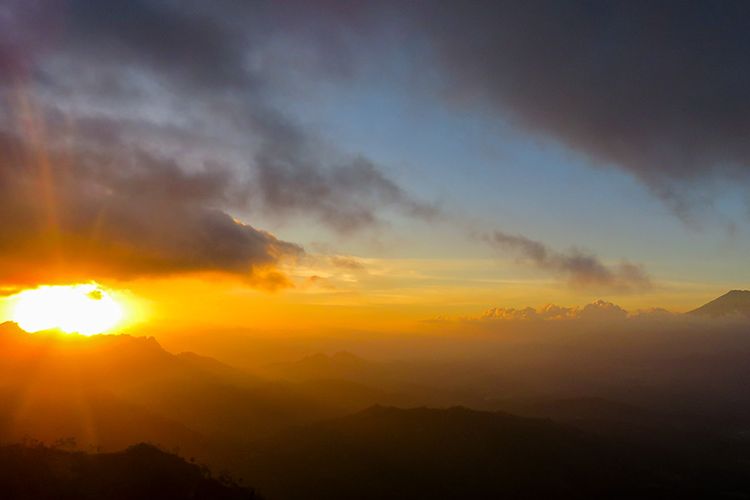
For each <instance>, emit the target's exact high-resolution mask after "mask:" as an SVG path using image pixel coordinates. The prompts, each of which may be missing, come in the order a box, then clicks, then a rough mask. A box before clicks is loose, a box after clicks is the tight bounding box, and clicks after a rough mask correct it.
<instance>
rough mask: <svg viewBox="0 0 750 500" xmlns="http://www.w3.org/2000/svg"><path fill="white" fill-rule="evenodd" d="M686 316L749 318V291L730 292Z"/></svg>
mask: <svg viewBox="0 0 750 500" xmlns="http://www.w3.org/2000/svg"><path fill="white" fill-rule="evenodd" d="M688 314H692V315H695V316H705V317H709V318H719V317H722V316H746V317H750V290H732V291H730V292H727V293H725V294H724V295H722V296H721V297H719V298H717V299H714V300H712V301H711V302H709V303H707V304H704V305H702V306H700V307H699V308H697V309H694V310H692V311H690V312H688Z"/></svg>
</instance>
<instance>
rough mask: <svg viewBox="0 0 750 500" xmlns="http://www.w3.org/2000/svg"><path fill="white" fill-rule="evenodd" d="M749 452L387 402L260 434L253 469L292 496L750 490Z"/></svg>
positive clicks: (259, 480)
mask: <svg viewBox="0 0 750 500" xmlns="http://www.w3.org/2000/svg"><path fill="white" fill-rule="evenodd" d="M686 450H687V452H689V453H686ZM748 456H749V455H748V452H747V450H746V449H744V450H743V453H741V454H736V450H735V451H732V452H726V450H724V449H722V452H721V453H718V452H716V451H715V450H714V449H713V448H712V447H711V446H703V445H701V447H700V448H699V449H697V450H696V449H692V448H688V449H684V448H680V447H679V446H675V447H674V451H672V448H669V449H667V450H666V451H665V450H662V449H660V448H657V447H653V446H651V445H650V444H649V442H648V440H647V439H645V440H643V442H640V443H628V442H625V443H623V442H622V441H617V440H610V439H607V438H606V437H604V436H601V435H598V434H590V433H586V432H583V431H580V430H577V429H574V428H572V427H567V426H562V425H559V424H556V423H554V422H552V421H551V420H547V419H533V418H522V417H516V416H513V415H509V414H506V413H500V412H482V411H474V410H469V409H466V408H462V407H454V408H449V409H428V408H415V409H397V408H389V407H380V406H377V407H372V408H370V409H367V410H365V411H363V412H360V413H357V414H354V415H351V416H347V417H343V418H339V419H335V420H331V421H327V422H322V423H317V424H312V425H309V426H304V427H299V428H295V429H292V430H288V431H286V432H282V433H280V434H279V435H276V436H275V437H272V438H268V439H265V440H263V441H261V442H259V443H257V444H256V446H255V447H254V451H253V452H252V453H250V454H249V456H248V457H247V458H246V460H247V468H248V473H247V476H246V477H247V478H248V479H249V480H250V482H251V483H252V484H254V485H255V486H257V487H258V488H259V491H261V492H263V493H264V494H266V495H268V496H269V498H277V499H281V500H294V499H303V498H304V499H345V498H360V499H382V498H445V499H451V498H455V499H459V498H670V497H676V498H678V497H687V496H689V495H690V497H691V498H695V495H698V496H700V495H703V497H706V498H708V497H712V498H722V497H725V498H735V496H734V495H737V496H736V498H745V497H746V496H745V495H748V494H750V488H749V487H748V485H747V482H746V480H745V476H746V468H745V467H746V466H745V464H746V460H747V458H748Z"/></svg>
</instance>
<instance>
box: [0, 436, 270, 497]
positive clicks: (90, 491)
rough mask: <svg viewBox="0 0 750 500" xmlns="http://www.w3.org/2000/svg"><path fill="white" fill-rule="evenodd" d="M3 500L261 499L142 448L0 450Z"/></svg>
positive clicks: (13, 447)
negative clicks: (115, 451)
mask: <svg viewBox="0 0 750 500" xmlns="http://www.w3.org/2000/svg"><path fill="white" fill-rule="evenodd" d="M0 492H2V493H1V495H2V498H3V499H5V500H62V499H71V500H73V499H75V500H99V499H103V498H106V499H108V500H142V499H149V498H153V499H157V498H159V499H174V500H179V499H185V500H252V499H257V498H259V497H258V496H257V495H256V494H255V493H254V492H253V491H252V490H251V489H247V488H243V487H241V486H239V485H238V484H236V483H235V482H233V481H232V480H231V479H229V478H226V477H220V478H213V477H211V475H210V474H209V472H208V470H207V469H206V468H205V467H202V466H198V465H196V464H192V463H188V462H186V461H185V460H183V459H182V458H180V457H178V456H177V455H174V454H171V453H166V452H164V451H161V450H159V449H158V448H156V447H154V446H151V445H147V444H139V445H134V446H131V447H129V448H128V449H126V450H125V451H121V452H117V453H100V454H88V453H83V452H74V451H65V450H61V449H55V448H48V447H44V446H39V445H34V446H28V445H5V446H0Z"/></svg>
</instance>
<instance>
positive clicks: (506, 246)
mask: <svg viewBox="0 0 750 500" xmlns="http://www.w3.org/2000/svg"><path fill="white" fill-rule="evenodd" d="M486 239H487V241H488V242H489V243H490V244H491V245H492V246H493V247H495V248H496V249H498V250H499V251H503V252H508V251H509V252H511V253H513V254H516V255H518V256H519V257H520V259H521V260H522V261H523V262H526V263H529V264H531V265H533V266H534V267H536V268H538V269H542V270H545V271H549V272H551V273H553V274H556V275H560V276H562V277H564V278H565V279H566V280H567V281H568V283H570V285H572V286H575V287H600V288H610V289H614V290H623V291H627V290H632V291H636V290H645V289H648V288H650V287H651V279H650V278H649V276H648V275H647V274H646V273H645V271H644V270H643V268H642V267H641V266H638V265H635V264H631V263H629V262H622V263H620V264H619V265H617V266H607V265H605V264H604V263H602V262H601V261H600V260H599V258H598V257H596V256H595V255H591V254H588V253H585V252H583V251H581V250H576V249H573V250H570V251H568V252H559V251H556V250H552V249H550V248H549V247H548V246H546V245H545V244H543V243H541V242H539V241H534V240H530V239H529V238H526V237H525V236H521V235H511V234H506V233H503V232H501V231H494V232H493V233H492V234H490V235H488V236H487V237H486Z"/></svg>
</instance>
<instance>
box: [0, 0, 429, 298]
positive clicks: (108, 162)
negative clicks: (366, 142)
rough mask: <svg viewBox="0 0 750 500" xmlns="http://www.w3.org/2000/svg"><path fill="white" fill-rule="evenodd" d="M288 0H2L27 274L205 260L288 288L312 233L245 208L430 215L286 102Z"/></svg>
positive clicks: (6, 95) (0, 93)
mask: <svg viewBox="0 0 750 500" xmlns="http://www.w3.org/2000/svg"><path fill="white" fill-rule="evenodd" d="M284 11H285V9H279V8H277V7H275V6H273V5H271V4H269V5H264V4H262V3H259V4H256V3H252V4H250V3H244V2H234V1H229V0H226V1H224V0H217V1H216V2H211V3H210V4H208V3H205V2H199V1H190V0H188V1H186V2H180V3H179V5H178V4H176V3H174V2H170V1H161V0H132V1H131V0H128V1H113V2H98V1H86V0H71V1H70V2H64V3H60V2H55V1H51V0H50V1H45V0H33V1H30V2H25V1H20V0H12V1H11V2H7V3H5V4H4V5H3V7H2V8H0V70H2V71H0V134H1V136H0V140H2V144H1V145H0V147H1V148H2V151H0V153H1V154H2V156H0V249H2V257H0V268H2V269H3V270H4V271H11V270H15V271H17V273H16V274H17V276H15V277H14V278H13V279H15V280H37V279H43V276H41V275H42V274H45V273H51V270H50V269H49V268H48V267H40V266H39V265H38V264H39V263H40V262H44V263H47V264H50V265H51V264H54V267H55V269H56V273H57V274H60V275H65V276H67V275H79V274H87V273H91V272H95V273H100V274H102V273H103V274H107V275H114V276H121V277H134V276H138V275H143V274H154V273H178V272H192V271H203V270H206V271H220V272H229V273H235V274H241V275H242V274H244V275H246V276H247V277H248V280H249V281H250V282H252V283H255V284H259V280H260V282H262V283H267V284H268V286H271V287H279V286H284V284H285V283H287V282H286V281H285V279H284V278H283V275H281V274H279V273H276V272H274V270H273V269H274V266H276V265H277V263H278V261H279V260H280V259H287V258H294V257H295V256H296V255H298V254H299V253H300V252H301V251H302V250H301V248H299V247H298V246H296V245H294V244H292V243H288V242H284V241H281V240H279V239H277V238H276V237H274V236H273V235H271V234H270V233H268V232H266V231H262V230H260V229H256V228H254V227H252V226H250V225H247V224H244V223H240V222H238V221H237V220H236V219H234V218H233V217H232V214H251V213H254V211H257V210H261V211H264V212H265V213H266V214H270V215H273V216H276V217H305V218H312V219H314V220H317V221H320V222H322V224H324V225H326V226H328V227H330V228H332V229H333V230H336V231H342V232H353V231H357V230H363V229H366V228H369V227H371V226H373V225H375V224H378V223H380V216H379V212H380V210H381V209H383V208H384V207H390V208H391V209H394V210H397V211H401V212H403V213H406V214H407V215H410V216H416V217H426V218H428V217H430V216H431V215H432V214H433V213H434V209H433V208H432V207H431V206H430V205H429V204H426V203H422V202H420V201H418V200H415V199H414V198H412V197H411V196H410V195H409V194H408V193H406V192H405V191H404V190H403V189H402V188H401V187H400V186H399V185H398V184H397V183H396V182H395V181H393V180H392V179H390V178H389V177H388V176H387V175H386V174H385V173H384V172H383V171H382V170H381V169H380V168H379V167H378V166H377V165H376V164H375V163H373V162H372V161H370V160H368V159H366V158H363V157H360V156H357V155H356V154H355V153H351V152H347V151H341V150H339V149H338V148H334V147H329V146H328V145H327V144H326V143H325V140H324V138H321V137H319V136H318V135H317V134H316V133H315V132H314V131H313V130H311V129H308V128H307V127H305V126H302V125H300V124H299V123H297V121H296V120H295V119H294V117H292V116H289V115H288V114H287V113H286V112H285V111H282V110H281V108H280V106H279V103H278V101H276V100H274V96H275V94H274V85H275V83H276V82H275V81H274V80H273V75H274V74H275V73H276V72H275V67H274V64H275V62H274V60H272V58H268V57H267V56H268V53H269V52H268V51H269V50H270V49H269V47H270V46H272V45H273V43H274V41H275V40H276V39H277V38H278V37H279V36H284V33H281V32H280V30H281V27H283V25H284V22H283V21H284V15H282V13H283V12H284ZM317 47H318V46H317V45H315V44H311V50H313V51H315V50H317ZM37 274H38V275H40V276H37ZM261 276H263V277H264V278H263V279H261V278H260V277H261ZM4 278H7V279H10V277H9V275H8V274H7V273H6V274H5V275H4ZM262 286H265V285H262Z"/></svg>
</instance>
